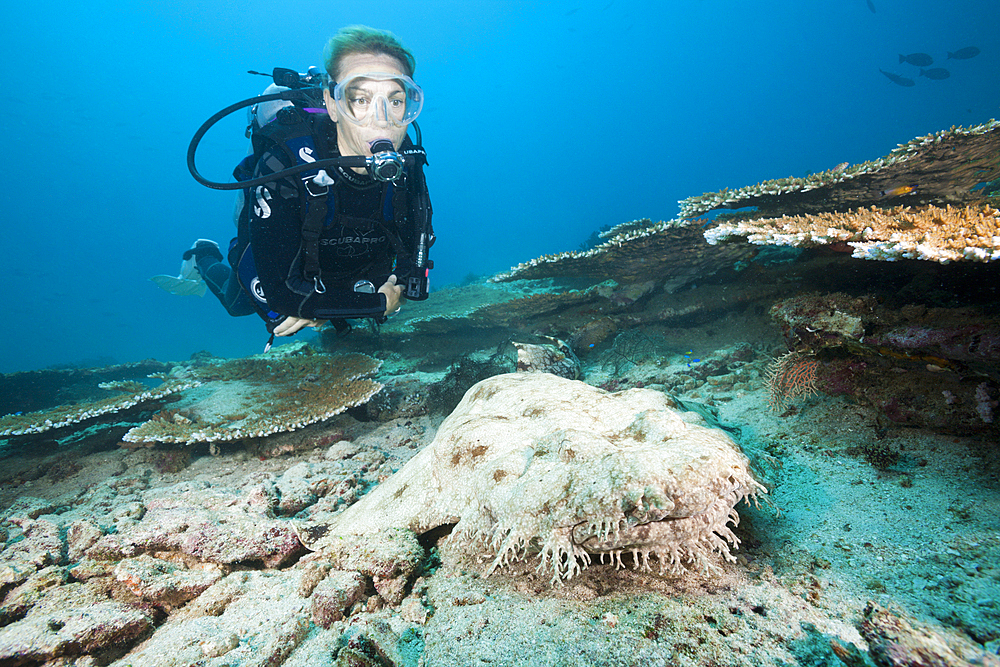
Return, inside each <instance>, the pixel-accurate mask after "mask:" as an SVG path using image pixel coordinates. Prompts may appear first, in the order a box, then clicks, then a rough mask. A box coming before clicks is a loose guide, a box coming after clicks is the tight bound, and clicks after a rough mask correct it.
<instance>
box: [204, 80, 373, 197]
mask: <svg viewBox="0 0 1000 667" xmlns="http://www.w3.org/2000/svg"><path fill="white" fill-rule="evenodd" d="M307 91H308V89H298V90H296V89H291V90H283V91H281V92H279V93H271V94H269V95H258V96H257V97H251V98H249V99H246V100H242V101H240V102H236V103H235V104H230V105H229V106H228V107H226V108H225V109H223V110H222V111H220V112H218V113H217V114H215V115H213V116H212V117H211V118H209V119H208V120H206V121H205V122H204V123H202V125H201V127H199V128H198V131H197V132H195V133H194V137H192V138H191V143H190V144H189V145H188V152H187V166H188V171H190V172H191V175H192V176H194V180H196V181H198V182H199V183H201V184H202V185H204V186H205V187H209V188H212V189H214V190H242V189H243V188H252V187H256V186H258V185H264V184H265V183H273V182H274V181H275V180H277V179H280V178H284V177H286V176H292V175H294V174H299V173H302V172H303V171H310V170H313V169H326V168H327V167H338V166H340V167H366V166H367V165H368V158H366V157H364V156H362V155H350V156H345V157H334V158H327V159H325V160H317V161H316V162H308V163H306V164H300V165H296V166H294V167H289V168H288V169H283V170H282V171H280V172H277V173H274V174H268V175H267V176H259V177H257V178H252V179H250V180H248V181H239V182H236V183H222V182H218V181H210V180H208V179H207V178H205V177H204V176H202V175H201V173H200V172H199V171H198V168H197V167H196V166H195V164H194V156H195V153H196V152H197V151H198V144H199V143H201V139H202V137H204V136H205V133H206V132H208V131H209V130H210V129H211V128H212V126H213V125H215V124H216V123H218V122H219V121H220V120H222V119H223V118H225V117H226V116H228V115H229V114H231V113H233V112H234V111H239V110H240V109H245V108H246V107H249V106H252V105H254V104H259V103H260V102H271V101H274V100H286V101H289V102H291V101H293V100H304V101H307V102H308V101H312V99H313V97H311V96H310V95H309V93H308V92H307Z"/></svg>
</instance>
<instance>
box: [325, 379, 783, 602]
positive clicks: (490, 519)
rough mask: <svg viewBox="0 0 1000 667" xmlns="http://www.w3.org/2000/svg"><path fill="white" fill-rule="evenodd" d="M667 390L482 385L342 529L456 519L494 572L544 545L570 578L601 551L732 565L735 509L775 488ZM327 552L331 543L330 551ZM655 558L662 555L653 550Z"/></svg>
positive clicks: (543, 553)
mask: <svg viewBox="0 0 1000 667" xmlns="http://www.w3.org/2000/svg"><path fill="white" fill-rule="evenodd" d="M698 421H699V418H697V417H695V416H694V415H693V414H692V413H681V412H680V411H678V410H676V409H675V408H674V404H673V403H672V402H671V401H670V399H668V398H667V397H666V396H665V395H664V394H663V393H661V392H658V391H653V390H648V389H633V390H629V391H626V392H621V393H618V394H608V393H606V392H604V391H602V390H600V389H596V388H594V387H591V386H589V385H586V384H584V383H582V382H579V381H574V380H567V379H564V378H559V377H556V376H554V375H551V374H548V373H515V374H508V375H500V376H496V377H493V378H489V379H487V380H484V381H482V382H480V383H478V384H476V385H475V386H474V387H472V388H471V389H470V390H469V391H468V393H467V394H466V396H465V398H464V399H463V400H462V402H461V403H459V405H458V407H457V408H456V409H455V411H454V412H452V413H451V415H450V416H449V417H448V418H447V419H446V420H445V421H444V422H443V423H442V424H441V427H440V428H439V429H438V432H437V436H436V437H435V439H434V442H433V443H431V444H430V445H429V446H428V447H426V448H425V449H424V450H422V451H421V452H420V453H419V454H417V455H416V456H415V457H414V458H413V459H411V460H410V462H409V463H407V464H406V465H405V466H404V467H403V468H402V469H401V470H400V471H399V472H397V473H396V474H395V475H393V476H392V477H391V478H389V479H388V480H387V481H385V482H383V483H382V484H381V485H379V487H378V488H377V489H375V491H373V492H371V493H370V494H368V495H366V496H365V497H364V498H362V499H361V500H360V501H359V502H357V503H356V504H354V505H352V506H351V507H350V508H348V509H347V510H346V511H345V512H344V513H343V514H342V515H340V516H339V517H337V518H336V519H335V520H334V522H333V523H332V524H331V525H330V530H329V534H330V535H331V536H332V537H330V538H328V540H332V542H331V545H336V544H337V543H338V542H339V541H340V540H342V539H344V537H345V536H346V535H350V534H361V535H366V534H371V533H372V532H378V531H381V530H384V529H387V528H399V527H405V528H409V529H410V530H412V531H414V532H416V533H423V532H426V531H428V530H430V529H432V528H435V527H437V526H440V525H444V524H448V523H455V522H457V524H456V525H455V527H454V529H453V531H452V534H451V537H450V538H449V543H450V544H451V545H452V546H454V547H457V548H458V549H460V550H463V551H472V552H475V553H479V552H482V551H485V552H487V553H489V554H491V555H492V564H491V566H490V568H489V571H490V572H492V571H494V570H496V569H497V568H498V567H501V566H503V565H505V564H508V563H510V562H512V561H517V560H524V559H526V558H527V557H528V556H529V555H530V554H531V553H532V551H533V550H538V551H540V554H539V560H540V563H539V570H540V571H543V572H547V573H548V574H549V575H551V578H552V580H553V581H554V582H559V581H562V580H564V579H567V578H569V577H572V576H573V575H575V574H577V573H579V572H580V571H581V570H582V569H583V568H585V567H586V566H587V564H588V563H589V562H590V561H591V557H592V556H594V555H596V556H599V557H600V558H601V559H603V558H604V557H605V556H608V557H609V558H610V559H611V561H612V562H614V563H616V564H618V565H621V564H622V556H623V554H629V553H631V554H632V557H633V558H634V565H635V567H636V568H639V569H643V570H648V569H651V560H653V561H654V562H658V569H659V571H660V572H663V573H667V572H669V573H679V572H680V571H682V570H683V569H684V566H686V565H693V566H696V567H704V568H706V569H709V568H710V567H711V559H710V556H711V554H712V553H713V552H719V553H721V554H722V556H723V557H724V558H726V559H729V560H732V559H733V556H731V554H730V551H729V548H730V546H729V545H736V544H737V543H738V540H737V539H736V536H735V535H733V533H732V531H731V530H730V528H729V527H728V526H727V524H728V523H730V522H732V523H733V524H735V523H737V522H738V520H739V517H738V515H737V514H736V511H735V509H734V508H735V506H736V505H737V503H739V502H740V501H742V500H744V499H747V498H752V497H754V496H756V494H757V493H759V492H763V491H764V487H763V486H761V485H760V484H759V483H758V482H757V481H755V480H754V478H753V476H752V475H751V473H750V469H749V463H748V461H747V459H746V457H744V456H743V454H742V453H741V452H740V451H739V449H738V448H737V446H736V445H735V443H733V441H732V440H730V439H729V437H728V436H726V435H725V434H724V433H723V432H721V431H717V430H714V429H710V428H707V427H705V426H703V425H701V424H699V423H697V422H698ZM324 548H332V547H324V546H322V543H321V545H320V546H319V547H317V549H318V550H322V549H324ZM651 556H653V557H654V558H653V559H651Z"/></svg>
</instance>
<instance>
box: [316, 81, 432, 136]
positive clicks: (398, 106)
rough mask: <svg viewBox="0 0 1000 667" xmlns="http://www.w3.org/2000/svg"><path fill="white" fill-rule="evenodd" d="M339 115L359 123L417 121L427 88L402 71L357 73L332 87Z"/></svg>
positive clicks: (400, 125)
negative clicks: (423, 87)
mask: <svg viewBox="0 0 1000 667" xmlns="http://www.w3.org/2000/svg"><path fill="white" fill-rule="evenodd" d="M331 93H332V95H333V99H334V102H335V103H336V105H337V115H338V118H340V117H343V118H346V119H347V120H348V121H350V122H352V123H354V124H356V125H369V124H371V123H372V122H373V121H374V122H376V123H379V124H388V125H395V126H397V127H402V126H405V125H407V124H409V123H411V122H413V121H414V120H415V119H416V118H417V116H418V115H419V114H420V109H422V108H423V106H424V91H423V90H421V89H420V86H418V85H417V84H416V83H414V81H413V79H411V78H410V77H408V76H404V75H402V74H389V73H387V72H368V73H366V74H355V75H353V76H351V77H349V78H347V79H345V80H343V81H341V82H340V83H338V84H336V85H335V86H332V91H331Z"/></svg>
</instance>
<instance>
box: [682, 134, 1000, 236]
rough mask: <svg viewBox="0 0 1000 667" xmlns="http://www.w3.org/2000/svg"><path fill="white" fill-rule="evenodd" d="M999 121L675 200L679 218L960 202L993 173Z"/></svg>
mask: <svg viewBox="0 0 1000 667" xmlns="http://www.w3.org/2000/svg"><path fill="white" fill-rule="evenodd" d="M998 149H1000V122H997V121H996V120H991V121H988V122H986V123H982V124H980V125H974V126H971V127H967V128H963V127H954V126H953V127H951V128H950V129H947V130H940V131H938V132H935V133H934V134H928V135H925V136H922V137H916V138H915V139H911V140H910V141H908V142H907V143H905V144H900V145H899V146H898V147H897V148H895V149H894V150H893V151H892V152H890V153H889V154H888V155H886V156H885V157H880V158H878V159H875V160H870V161H868V162H863V163H861V164H857V165H847V164H842V165H838V166H836V167H834V168H832V169H829V170H827V171H822V172H819V173H816V174H811V175H809V176H805V177H801V178H796V177H788V178H779V179H774V180H769V181H764V182H763V183H758V184H756V185H748V186H745V187H741V188H737V189H735V190H731V189H729V188H726V189H724V190H721V191H719V192H708V193H705V194H702V195H697V196H695V197H688V198H687V199H684V200H682V201H681V202H679V203H680V206H681V217H682V218H691V217H694V216H697V215H701V214H702V213H706V212H708V211H711V210H713V209H720V208H729V209H739V208H746V207H749V206H755V207H757V210H758V211H759V212H760V213H761V214H762V215H765V216H767V217H771V216H775V215H781V214H786V215H792V214H797V213H807V212H817V211H828V210H833V209H837V210H845V209H848V208H853V207H858V206H868V205H870V204H873V203H876V202H877V203H879V204H880V205H881V204H882V203H890V204H897V203H906V204H911V203H912V204H927V203H932V202H933V203H937V204H947V203H950V204H963V205H964V204H966V203H968V202H970V201H972V200H975V199H979V198H980V197H981V196H982V195H983V194H984V192H985V193H986V194H989V190H988V188H987V189H986V190H983V189H982V188H981V184H982V183H983V181H987V180H990V179H991V178H992V176H991V174H995V171H994V170H995V169H996V168H997V166H998V159H1000V158H998V156H1000V150H998Z"/></svg>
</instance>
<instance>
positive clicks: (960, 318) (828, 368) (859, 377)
mask: <svg viewBox="0 0 1000 667" xmlns="http://www.w3.org/2000/svg"><path fill="white" fill-rule="evenodd" d="M771 315H772V317H773V318H774V319H775V321H776V322H777V323H778V325H779V326H780V327H781V329H782V332H783V333H784V335H785V338H786V341H787V343H788V345H789V347H791V348H793V349H807V350H811V351H813V352H814V353H816V354H817V355H818V356H819V357H820V359H821V361H822V362H823V364H822V365H817V366H816V379H815V385H814V386H815V387H816V388H817V389H819V390H821V391H825V392H827V393H830V394H834V395H838V394H839V395H849V396H852V397H854V398H855V399H857V400H858V401H859V402H861V403H863V404H866V405H871V406H873V407H874V408H876V410H877V411H878V412H879V413H880V414H882V415H884V417H885V418H887V419H888V420H889V422H891V423H894V424H899V425H906V426H918V427H925V428H931V429H934V430H938V431H942V432H947V433H958V434H966V433H976V432H991V431H992V430H993V429H994V425H993V423H992V421H991V419H992V414H991V413H990V412H989V411H988V409H989V408H990V403H991V401H990V399H989V397H990V392H991V391H993V392H995V391H996V380H995V379H993V378H997V377H1000V317H997V316H996V315H986V314H984V313H983V312H982V310H980V309H979V308H927V307H926V306H923V305H918V304H911V305H907V306H903V307H901V308H893V307H890V306H888V305H886V304H885V303H884V302H881V301H880V300H879V299H876V298H874V297H871V296H863V297H852V296H850V295H847V294H844V293H839V292H838V293H833V294H820V293H808V294H802V295H799V296H796V297H794V298H789V299H783V300H781V301H778V302H776V303H775V304H774V306H773V307H772V308H771ZM984 377H985V378H991V379H988V380H985V381H984V379H983V378H984ZM984 399H985V400H984ZM985 417H988V418H989V419H987V418H985Z"/></svg>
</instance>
